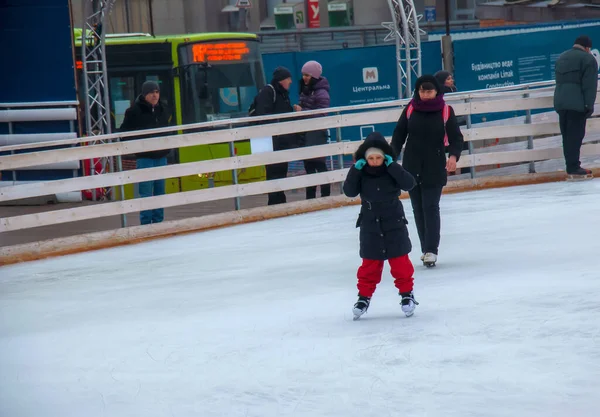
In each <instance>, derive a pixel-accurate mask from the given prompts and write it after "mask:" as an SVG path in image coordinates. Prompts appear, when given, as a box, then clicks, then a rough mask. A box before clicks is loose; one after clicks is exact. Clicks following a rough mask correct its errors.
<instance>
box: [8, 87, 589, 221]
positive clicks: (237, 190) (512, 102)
mask: <svg viewBox="0 0 600 417" xmlns="http://www.w3.org/2000/svg"><path fill="white" fill-rule="evenodd" d="M553 90H554V87H553V86H552V83H536V84H530V85H526V86H518V87H513V88H506V89H497V91H489V90H486V91H483V92H471V93H464V94H452V95H448V96H447V97H446V100H447V102H449V103H450V104H451V105H452V106H453V108H454V110H455V112H456V114H457V115H467V116H470V115H475V114H484V113H494V112H505V111H516V110H535V109H551V108H552V106H553V104H552V102H553ZM598 102H600V97H599V100H598V101H597V103H598ZM407 103H408V100H400V101H394V102H385V103H377V104H368V105H361V106H352V107H341V108H332V109H327V112H326V114H325V115H324V114H323V111H313V112H302V114H301V115H302V116H303V117H306V116H311V115H315V116H317V115H318V116H319V117H315V118H314V119H311V120H310V121H307V120H306V119H305V118H304V119H302V120H290V119H293V118H294V117H298V113H295V114H289V115H278V116H266V117H260V118H245V119H236V120H222V121H217V122H211V123H200V124H195V125H186V126H178V127H172V128H164V129H156V130H152V131H143V132H128V133H119V134H112V135H104V136H98V137H96V138H95V139H96V140H102V141H104V142H106V141H108V142H111V141H112V143H102V144H98V145H91V146H80V147H70V148H62V149H54V150H45V151H37V150H36V149H37V148H40V147H50V146H64V145H71V146H72V145H77V144H80V143H83V142H89V141H90V138H70V139H64V140H57V141H46V142H43V143H26V144H20V145H12V146H3V147H0V152H5V151H17V150H18V151H25V150H26V151H29V152H27V153H18V154H13V155H6V156H0V170H2V171H6V170H14V169H19V168H24V167H30V166H38V165H41V164H57V163H64V162H69V161H79V160H85V159H92V158H98V157H107V156H115V155H128V154H133V153H137V152H145V151H153V150H160V149H171V148H179V147H186V146H193V145H206V144H216V143H230V142H234V141H239V140H244V139H248V138H256V137H265V136H272V135H281V134H285V133H294V132H302V131H307V130H321V129H335V128H341V127H348V126H364V125H373V124H377V123H387V122H396V121H397V120H398V117H399V116H400V113H401V111H402V108H403V107H404V106H405V105H406V104H407ZM358 111H360V112H358ZM349 112H350V113H349ZM0 117H1V115H0ZM275 119H278V120H279V121H278V122H277V121H276V122H274V123H268V124H263V125H258V126H256V125H253V126H244V125H247V124H248V123H249V122H257V121H261V122H269V121H271V122H272V121H273V120H275ZM507 123H511V120H510V119H508V120H507ZM469 126H470V124H469V125H468V126H467V127H466V128H464V129H463V134H464V137H465V141H480V140H485V139H497V138H512V137H535V136H540V135H557V134H559V132H560V129H559V125H558V123H557V122H556V121H553V122H541V123H530V124H522V122H519V124H506V125H502V126H491V127H479V128H477V127H469ZM198 128H217V129H220V130H212V131H205V132H200V133H182V134H176V133H177V131H183V132H185V131H189V130H192V129H198ZM587 129H588V132H600V119H594V118H592V119H590V120H589V121H588V126H587ZM168 132H171V133H174V134H173V135H170V136H161V137H152V135H155V134H158V133H162V134H164V133H168ZM132 135H144V136H150V137H148V138H145V139H139V140H132V141H127V142H119V141H114V140H117V139H120V138H126V137H128V136H132ZM359 145H360V142H359V141H344V142H341V141H340V142H337V143H331V144H327V145H322V146H314V147H308V148H300V149H293V150H286V151H278V152H270V153H260V154H255V155H245V156H233V157H229V158H220V159H214V160H208V161H200V162H190V163H184V164H178V165H170V166H166V167H157V168H148V169H140V170H132V171H126V172H116V173H108V174H103V175H95V176H88V177H79V178H70V179H65V180H57V181H47V182H39V183H28V184H17V185H13V186H7V187H1V188H0V202H6V201H12V200H18V199H24V198H30V197H37V196H44V195H49V194H53V193H64V192H70V191H79V190H87V189H93V188H99V187H114V186H118V185H123V184H130V183H138V182H142V181H150V180H156V179H161V178H175V177H181V176H186V175H196V174H202V173H212V172H218V171H227V170H237V169H241V168H249V167H255V166H262V165H268V164H273V163H278V162H286V161H298V160H303V159H310V158H315V157H323V156H333V155H348V154H352V153H353V152H354V151H355V150H356V149H357V147H358V146H359ZM586 155H600V144H587V145H584V146H583V147H582V156H586ZM557 158H562V148H560V147H556V148H550V149H527V150H519V151H508V152H491V153H478V154H472V155H468V154H467V155H463V156H462V158H461V160H460V162H459V164H458V167H468V166H473V167H477V166H483V165H495V164H507V163H524V162H531V161H543V160H549V159H557ZM346 174H347V169H343V168H342V169H336V170H333V171H330V172H326V173H319V174H312V175H304V176H299V177H292V178H285V179H281V180H274V181H263V182H255V183H249V184H234V185H230V186H222V187H217V188H209V189H203V190H197V191H188V192H180V193H175V194H168V195H162V196H155V197H149V198H142V199H134V200H126V201H115V202H108V203H102V204H96V205H93V206H82V207H77V208H70V209H58V210H53V211H47V212H43V213H37V214H27V215H20V216H13V217H7V218H2V219H0V233H1V232H8V231H15V230H21V229H28V228H33V227H39V226H45V225H52V224H59V223H68V222H74V221H79V220H86V219H94V218H101V217H107V216H114V215H121V214H126V213H131V212H137V211H141V210H149V209H155V208H162V207H173V206H180V205H187V204H192V203H201V202H207V201H214V200H221V199H227V198H239V197H243V196H249V195H258V194H265V193H268V192H273V191H281V190H291V189H297V188H304V187H307V186H314V185H320V184H323V183H337V182H341V181H343V180H344V178H345V176H346Z"/></svg>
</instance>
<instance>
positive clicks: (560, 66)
mask: <svg viewBox="0 0 600 417" xmlns="http://www.w3.org/2000/svg"><path fill="white" fill-rule="evenodd" d="M591 49H592V41H591V39H590V38H589V37H587V36H580V37H578V38H577V39H576V40H575V45H573V48H572V49H570V50H568V51H566V52H563V53H562V54H561V55H560V56H559V57H558V59H557V60H556V68H555V77H556V89H555V91H554V110H556V112H557V113H558V118H559V122H560V133H561V134H562V137H563V153H564V156H565V162H566V168H567V174H569V175H571V176H588V175H591V171H589V170H587V169H583V168H581V162H580V161H579V156H580V152H581V144H582V143H583V138H584V137H585V125H586V120H587V118H588V117H590V116H591V115H592V113H594V103H595V102H596V90H597V89H598V64H597V63H596V59H595V58H594V56H593V55H592V54H591V53H590V52H591Z"/></svg>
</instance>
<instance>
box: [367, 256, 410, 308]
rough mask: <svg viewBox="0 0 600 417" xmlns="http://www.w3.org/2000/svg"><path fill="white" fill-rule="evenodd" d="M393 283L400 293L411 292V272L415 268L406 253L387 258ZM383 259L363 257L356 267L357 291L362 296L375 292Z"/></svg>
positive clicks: (369, 295) (379, 279)
mask: <svg viewBox="0 0 600 417" xmlns="http://www.w3.org/2000/svg"><path fill="white" fill-rule="evenodd" d="M388 262H389V264H390V268H391V272H392V276H393V277H394V285H395V286H396V288H398V291H399V292H401V293H406V292H411V291H412V290H413V282H414V279H413V274H414V272H415V268H414V267H413V264H412V262H411V261H410V259H409V257H408V255H404V256H400V257H398V258H392V259H388ZM383 263H384V261H379V260H372V259H363V263H362V265H361V266H360V267H359V268H358V273H357V276H358V285H357V287H358V293H359V294H360V295H362V296H364V297H369V298H370V297H371V296H372V295H373V293H374V292H375V288H376V287H377V284H379V283H380V282H381V273H382V272H383Z"/></svg>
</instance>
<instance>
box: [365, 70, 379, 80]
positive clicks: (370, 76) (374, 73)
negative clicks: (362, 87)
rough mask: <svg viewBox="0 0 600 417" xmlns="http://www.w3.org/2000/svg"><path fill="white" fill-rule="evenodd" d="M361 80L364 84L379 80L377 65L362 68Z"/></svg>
mask: <svg viewBox="0 0 600 417" xmlns="http://www.w3.org/2000/svg"><path fill="white" fill-rule="evenodd" d="M363 82H364V83H365V84H373V83H377V82H379V70H378V69H377V67H369V68H363Z"/></svg>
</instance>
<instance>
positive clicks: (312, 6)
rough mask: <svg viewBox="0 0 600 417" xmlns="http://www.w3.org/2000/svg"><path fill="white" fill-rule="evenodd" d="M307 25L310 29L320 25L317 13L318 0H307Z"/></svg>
mask: <svg viewBox="0 0 600 417" xmlns="http://www.w3.org/2000/svg"><path fill="white" fill-rule="evenodd" d="M307 4H308V27H309V28H312V29H316V28H320V27H321V18H320V13H319V0H308V3H307Z"/></svg>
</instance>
